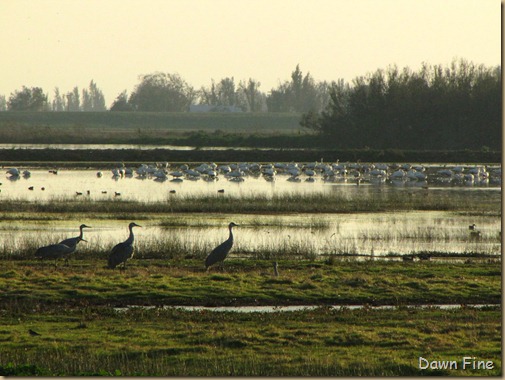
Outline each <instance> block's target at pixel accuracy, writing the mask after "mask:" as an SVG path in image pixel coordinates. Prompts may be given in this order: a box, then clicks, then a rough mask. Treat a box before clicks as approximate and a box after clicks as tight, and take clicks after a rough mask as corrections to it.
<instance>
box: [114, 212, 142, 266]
mask: <svg viewBox="0 0 505 380" xmlns="http://www.w3.org/2000/svg"><path fill="white" fill-rule="evenodd" d="M133 227H142V226H139V225H138V224H137V223H135V222H131V223H130V225H129V226H128V229H129V230H130V236H128V239H126V240H125V241H124V242H122V243H119V244H117V245H115V246H114V248H112V250H111V251H110V255H109V261H108V264H107V265H108V267H109V268H110V269H114V268H115V267H117V266H118V265H119V264H121V263H123V269H126V261H127V260H128V259H131V258H132V257H133V240H134V236H133Z"/></svg>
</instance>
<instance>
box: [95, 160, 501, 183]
mask: <svg viewBox="0 0 505 380" xmlns="http://www.w3.org/2000/svg"><path fill="white" fill-rule="evenodd" d="M111 173H112V177H113V178H115V179H119V178H123V177H132V176H135V175H136V176H138V177H140V178H151V179H154V180H156V181H167V180H169V181H172V182H183V181H184V180H193V181H195V180H205V181H217V180H219V179H220V178H223V177H224V178H225V179H227V180H229V181H234V182H242V181H244V180H245V179H247V178H248V177H254V178H259V177H262V178H264V179H265V180H266V181H275V180H276V179H278V178H283V179H284V180H287V181H290V182H302V181H304V182H315V181H317V180H321V181H325V182H338V181H342V180H348V181H354V182H356V183H357V184H359V183H363V182H386V181H403V182H407V181H417V182H420V183H424V182H427V181H428V180H430V181H433V182H442V183H449V182H453V183H460V184H464V185H486V184H489V183H492V184H500V183H501V167H500V166H495V167H486V166H484V165H478V166H451V167H447V166H445V167H440V166H438V167H435V166H424V165H420V164H417V165H416V164H407V163H406V164H386V163H349V162H348V163H339V162H335V163H324V162H309V163H297V162H289V163H285V162H277V163H263V164H260V163H257V162H253V163H250V162H239V163H230V164H219V165H218V164H216V163H202V164H199V165H197V166H193V167H192V166H190V165H189V164H169V163H168V162H164V163H155V164H149V165H148V164H142V165H140V166H139V167H137V168H133V167H126V166H125V165H124V164H117V165H116V167H115V168H114V169H112V171H111ZM97 176H98V177H102V176H103V172H102V171H99V172H97Z"/></svg>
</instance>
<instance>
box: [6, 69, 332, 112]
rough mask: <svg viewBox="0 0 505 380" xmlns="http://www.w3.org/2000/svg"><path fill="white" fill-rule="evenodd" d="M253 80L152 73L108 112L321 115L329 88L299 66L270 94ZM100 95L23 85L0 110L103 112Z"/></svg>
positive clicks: (94, 89)
mask: <svg viewBox="0 0 505 380" xmlns="http://www.w3.org/2000/svg"><path fill="white" fill-rule="evenodd" d="M260 86H261V83H260V82H259V81H258V80H256V79H253V78H249V79H248V80H241V81H239V82H238V83H236V81H235V79H234V78H233V77H226V78H222V79H220V80H219V81H216V80H214V79H212V80H211V83H210V85H208V86H202V87H200V88H198V89H197V88H194V87H193V86H191V85H189V84H188V83H187V82H186V81H185V80H184V79H183V78H182V77H181V76H180V75H179V74H171V73H163V72H155V73H151V74H146V75H141V76H140V77H139V83H138V84H137V85H136V86H135V88H134V89H133V91H132V92H131V94H128V92H127V90H124V91H122V92H121V93H120V94H118V96H117V97H116V99H115V100H114V101H113V103H112V105H111V106H110V108H109V109H108V110H110V111H118V112H120V111H140V112H187V111H189V110H190V107H191V105H195V104H196V105H208V106H210V107H208V108H207V110H209V111H216V112H223V111H224V112H226V111H241V112H295V113H303V112H308V111H310V110H315V111H322V109H323V108H324V107H325V106H326V104H327V102H328V100H329V92H328V90H329V89H330V87H331V83H329V82H326V81H323V82H316V81H315V80H314V78H313V77H312V76H311V74H310V73H307V74H305V75H304V74H303V73H302V71H301V69H300V67H299V65H297V66H296V68H295V70H294V71H293V72H292V73H291V80H287V81H284V82H283V83H280V84H279V86H278V87H277V88H274V89H272V90H271V91H270V93H269V94H266V93H265V92H262V91H261V90H260ZM106 110H107V108H106V106H105V99H104V96H103V93H102V91H101V90H100V89H99V88H98V86H97V84H96V83H95V82H94V81H93V80H92V81H91V83H90V85H89V88H87V89H83V90H82V91H79V88H78V87H74V88H73V89H72V91H69V92H67V93H61V92H60V90H59V89H58V88H57V87H56V88H55V89H54V94H53V99H52V101H49V96H48V94H47V93H45V92H44V90H43V89H42V88H40V87H31V88H30V87H26V86H23V88H22V89H21V90H18V91H15V92H14V93H11V94H10V97H9V98H8V99H6V98H5V96H0V111H58V112H59V111H74V112H75V111H106Z"/></svg>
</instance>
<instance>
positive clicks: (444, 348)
mask: <svg viewBox="0 0 505 380" xmlns="http://www.w3.org/2000/svg"><path fill="white" fill-rule="evenodd" d="M500 321H501V310H500V308H488V309H483V310H478V309H472V308H463V309H460V310H445V311H444V310H439V309H436V308H435V309H410V308H399V309H396V310H373V309H362V310H349V309H344V310H330V309H327V308H324V307H323V308H319V309H316V310H312V311H300V312H290V313H272V314H258V313H251V314H236V313H217V312H206V311H204V312H187V311H182V310H163V309H160V308H156V309H152V310H145V309H132V310H129V311H126V312H120V313H118V312H114V311H113V310H112V309H108V308H95V307H86V308H80V309H66V310H57V311H56V310H53V311H39V312H37V313H14V314H10V315H7V314H1V315H0V325H1V326H2V328H1V329H0V341H1V342H2V350H1V351H0V374H3V375H9V374H11V375H28V376H29V375H32V376H33V375H45V376H54V375H56V376H77V375H122V376H135V375H143V376H230V375H231V376H416V375H452V376H462V375H474V376H475V375H485V376H498V375H500V374H501V323H500ZM28 329H33V330H35V331H37V332H39V333H40V334H41V335H40V336H36V337H32V336H30V335H29V334H28ZM468 355H471V356H475V357H477V358H478V359H485V360H492V361H493V362H494V369H493V370H491V371H484V372H483V371H472V370H466V371H463V370H461V369H460V370H458V371H447V370H420V369H419V368H418V357H419V356H423V357H425V358H429V359H430V360H441V359H443V360H457V361H461V358H462V357H463V356H468Z"/></svg>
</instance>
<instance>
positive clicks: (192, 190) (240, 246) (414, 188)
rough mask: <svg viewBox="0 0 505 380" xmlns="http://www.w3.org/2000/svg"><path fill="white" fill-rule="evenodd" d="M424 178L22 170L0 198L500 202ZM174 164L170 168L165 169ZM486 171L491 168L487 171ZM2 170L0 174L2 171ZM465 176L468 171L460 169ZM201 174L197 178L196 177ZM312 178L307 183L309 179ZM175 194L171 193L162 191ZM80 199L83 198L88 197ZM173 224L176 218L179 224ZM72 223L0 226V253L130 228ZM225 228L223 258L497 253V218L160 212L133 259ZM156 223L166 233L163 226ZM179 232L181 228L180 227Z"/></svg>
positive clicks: (210, 240) (490, 184)
mask: <svg viewBox="0 0 505 380" xmlns="http://www.w3.org/2000/svg"><path fill="white" fill-rule="evenodd" d="M426 168H427V170H426V173H428V178H427V180H426V181H393V180H389V179H384V178H383V179H380V178H379V179H377V178H375V179H374V178H370V179H368V180H367V181H365V182H363V183H361V184H360V185H359V186H358V185H357V184H356V182H355V181H354V179H353V178H352V176H345V177H336V178H334V179H332V180H331V181H325V180H324V178H323V177H322V175H321V174H320V173H319V174H316V175H314V176H313V177H309V176H307V175H305V174H303V175H301V176H300V180H299V182H291V181H289V178H290V177H289V176H288V175H287V174H282V173H280V174H278V175H276V176H275V180H272V181H270V180H268V177H266V176H262V175H260V174H256V175H247V176H244V180H243V181H241V182H234V181H232V180H229V179H228V178H227V177H226V176H224V175H223V174H219V175H218V176H217V178H218V179H217V180H215V181H205V180H204V179H198V180H191V179H188V178H187V177H186V178H185V179H183V180H182V181H181V182H174V181H172V178H173V177H172V176H170V175H169V176H168V179H167V180H165V181H159V180H155V179H153V178H152V177H149V176H139V175H137V174H136V173H135V174H132V175H126V176H113V174H112V171H111V170H110V169H102V170H100V171H101V172H102V174H103V175H102V177H97V172H98V171H99V170H98V169H89V170H71V169H61V170H58V171H57V174H53V173H51V172H50V171H49V170H42V169H32V168H20V170H21V172H22V171H23V170H26V169H28V170H30V172H31V175H30V176H29V177H24V176H23V175H21V176H17V177H11V176H9V175H7V174H6V175H5V180H3V181H2V185H1V186H0V190H1V192H0V200H16V201H19V202H26V201H50V200H58V199H75V198H79V199H89V200H91V201H95V200H107V199H116V198H117V197H119V198H120V199H123V200H128V201H138V202H164V201H167V200H169V199H171V197H184V196H203V195H216V196H219V193H218V191H219V190H221V191H224V193H225V194H226V195H227V196H232V197H236V198H240V197H247V196H254V195H262V196H266V197H272V196H274V195H280V194H288V193H289V194H335V195H338V196H342V197H346V196H349V197H350V196H353V197H356V196H359V195H360V194H363V195H364V196H365V195H369V194H371V193H373V194H386V193H388V192H408V193H410V194H414V193H415V192H420V193H423V194H424V192H425V189H424V188H423V187H426V186H429V194H430V196H432V197H437V196H451V195H452V194H454V195H463V199H464V202H468V203H471V202H472V201H473V200H477V199H479V201H481V200H482V198H486V197H487V198H492V199H500V198H501V187H500V182H499V181H497V180H496V177H494V180H491V179H488V180H487V181H484V182H480V183H472V184H471V185H468V184H466V183H464V182H461V181H459V180H458V181H456V180H454V181H452V180H451V181H448V180H447V179H446V178H440V177H439V176H437V175H436V173H437V172H438V171H439V170H440V169H441V166H439V165H438V166H437V165H432V166H429V167H428V166H427V167H426ZM177 169H178V167H176V166H175V165H172V167H170V168H169V169H168V170H167V172H168V173H171V172H173V171H175V170H177ZM488 169H489V171H490V173H491V172H492V170H495V171H496V170H497V169H499V167H495V168H488ZM5 170H7V169H5ZM465 170H469V168H465ZM202 177H204V176H202ZM310 178H315V180H314V181H308V179H310ZM171 191H172V192H173V191H175V193H171ZM88 192H89V193H88ZM181 218H182V219H183V220H181ZM81 219H82V218H80V217H79V216H78V215H76V217H75V220H74V221H72V220H67V221H63V222H59V221H55V222H47V221H41V222H37V221H33V222H32V221H23V222H20V223H16V222H13V221H0V237H1V241H0V248H2V246H3V251H4V252H9V251H15V250H16V248H21V247H22V245H23V244H25V243H26V242H27V241H30V240H31V239H33V235H34V234H36V235H37V238H38V239H39V242H40V244H41V245H47V244H52V243H56V242H58V241H60V240H62V239H63V238H67V237H70V236H76V235H77V234H78V226H79V225H80V224H81V223H86V224H88V225H91V226H93V229H91V230H87V231H86V233H85V236H86V239H87V240H88V242H87V243H82V245H83V247H82V248H81V247H79V249H83V250H97V249H100V250H102V249H107V247H112V246H113V245H114V244H117V243H118V242H121V241H124V240H125V239H126V237H127V236H128V230H127V225H128V223H129V221H110V220H105V221H104V220H93V219H91V220H81ZM230 221H234V222H235V223H238V224H240V227H238V228H236V229H235V237H236V238H235V246H234V249H233V251H232V253H231V255H236V256H237V257H246V256H251V255H253V256H254V255H259V256H261V255H268V254H269V253H274V254H275V252H288V251H290V252H293V251H298V252H300V253H302V254H305V255H320V254H326V255H327V254H360V255H364V256H366V255H369V256H375V255H377V256H380V255H386V254H388V253H396V254H411V253H417V252H422V251H438V252H458V253H470V252H471V253H486V254H496V255H499V254H500V253H501V241H500V239H499V233H500V231H501V219H500V217H499V216H480V217H476V216H465V215H462V214H453V213H448V212H419V211H416V212H394V213H358V214H312V215H311V214H303V215H296V214H295V215H282V214H278V215H275V216H269V215H244V214H237V215H226V216H222V215H209V214H205V215H204V216H202V215H171V214H166V215H160V216H159V219H157V220H154V219H150V220H145V221H144V220H141V221H137V222H138V223H139V224H141V225H143V228H142V229H136V231H135V234H136V239H137V240H136V245H137V247H138V248H139V254H140V255H141V251H142V248H143V247H145V246H146V245H149V244H153V243H156V242H161V244H164V243H169V242H170V241H173V240H174V239H177V240H179V241H180V242H181V243H182V245H183V246H184V247H185V248H187V249H189V250H193V251H194V249H196V248H195V247H198V249H200V250H204V251H208V250H210V249H212V248H213V247H214V246H216V245H217V244H219V243H220V242H222V241H223V240H225V239H226V238H227V234H228V232H227V229H226V226H227V224H228V223H229V222H230ZM473 223H475V224H477V225H478V228H479V230H480V231H481V232H482V239H480V240H475V239H471V238H470V234H469V230H468V226H469V225H470V224H473ZM162 225H165V226H173V227H170V228H163V227H161V226H162ZM181 226H184V227H181Z"/></svg>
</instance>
